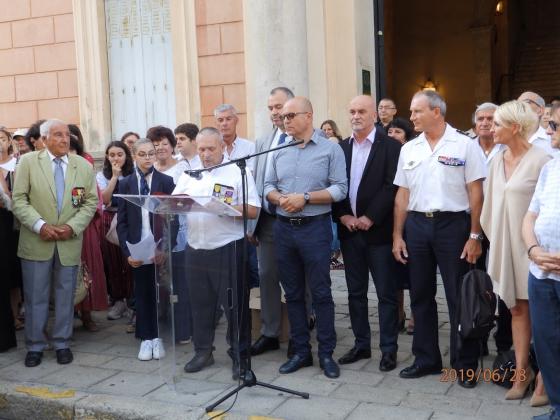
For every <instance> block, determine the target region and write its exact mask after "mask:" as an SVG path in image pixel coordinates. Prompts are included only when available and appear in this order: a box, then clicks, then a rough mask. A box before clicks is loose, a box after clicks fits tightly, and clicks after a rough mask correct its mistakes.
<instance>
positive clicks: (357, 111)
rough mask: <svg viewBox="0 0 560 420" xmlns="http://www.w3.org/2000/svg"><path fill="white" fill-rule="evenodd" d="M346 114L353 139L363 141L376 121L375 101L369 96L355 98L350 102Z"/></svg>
mask: <svg viewBox="0 0 560 420" xmlns="http://www.w3.org/2000/svg"><path fill="white" fill-rule="evenodd" d="M348 113H349V116H350V124H351V125H352V132H353V133H354V138H356V139H357V140H358V141H361V140H363V139H365V138H366V137H367V135H368V134H369V133H371V131H372V130H373V127H374V126H375V121H377V112H375V100H374V99H373V98H372V97H371V96H369V95H359V96H356V97H355V98H354V99H352V100H351V101H350V105H349V107H348Z"/></svg>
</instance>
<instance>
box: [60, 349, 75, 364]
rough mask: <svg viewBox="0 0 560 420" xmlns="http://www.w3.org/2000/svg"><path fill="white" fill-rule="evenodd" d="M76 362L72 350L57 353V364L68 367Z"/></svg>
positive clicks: (62, 350)
mask: <svg viewBox="0 0 560 420" xmlns="http://www.w3.org/2000/svg"><path fill="white" fill-rule="evenodd" d="M72 360H74V355H73V354H72V350H70V349H59V350H57V351H56V362H57V363H58V364H59V365H67V364H69V363H72Z"/></svg>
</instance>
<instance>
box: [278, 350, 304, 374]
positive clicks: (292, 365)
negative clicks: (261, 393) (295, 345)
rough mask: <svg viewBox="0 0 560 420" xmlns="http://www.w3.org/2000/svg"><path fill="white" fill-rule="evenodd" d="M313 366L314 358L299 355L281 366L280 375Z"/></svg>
mask: <svg viewBox="0 0 560 420" xmlns="http://www.w3.org/2000/svg"><path fill="white" fill-rule="evenodd" d="M308 366H313V356H311V354H308V355H307V356H300V355H299V354H295V355H294V356H293V357H292V358H291V359H290V360H288V361H287V362H286V363H284V364H283V365H282V366H280V369H278V372H280V373H292V372H295V371H296V370H299V369H301V368H302V367H308Z"/></svg>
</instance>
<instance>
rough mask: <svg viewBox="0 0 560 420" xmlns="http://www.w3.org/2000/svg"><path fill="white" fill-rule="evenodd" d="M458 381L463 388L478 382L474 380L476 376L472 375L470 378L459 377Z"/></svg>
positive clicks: (473, 385) (470, 386)
mask: <svg viewBox="0 0 560 420" xmlns="http://www.w3.org/2000/svg"><path fill="white" fill-rule="evenodd" d="M458 382H459V385H460V386H462V387H463V388H474V387H475V386H476V385H477V384H478V382H477V381H476V377H473V378H471V379H468V378H463V379H461V378H459V380H458Z"/></svg>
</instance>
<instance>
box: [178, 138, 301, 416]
mask: <svg viewBox="0 0 560 420" xmlns="http://www.w3.org/2000/svg"><path fill="white" fill-rule="evenodd" d="M302 143H303V140H298V141H292V142H290V143H287V144H284V145H282V146H278V147H275V148H272V149H268V150H264V151H262V152H258V153H254V154H252V155H247V156H244V157H241V158H237V159H231V160H229V161H228V162H224V163H220V164H219V165H214V166H210V167H208V168H201V169H194V170H187V171H185V173H186V174H188V175H189V176H191V177H193V178H195V179H201V178H202V172H209V171H211V170H213V169H216V168H220V167H222V166H227V165H233V164H236V165H237V166H238V167H239V169H240V170H241V189H242V204H243V206H242V207H243V212H242V214H243V258H242V264H243V270H242V273H243V274H242V277H243V278H242V282H241V287H242V295H241V296H242V301H241V302H237V303H238V305H239V304H241V305H244V302H245V297H246V296H248V294H249V288H248V284H249V282H248V279H247V265H248V260H247V258H248V257H247V245H248V241H247V225H248V217H247V209H248V204H247V191H246V190H247V160H248V159H251V158H252V157H255V156H259V155H264V154H267V153H271V152H274V151H276V150H281V149H285V148H287V147H293V146H297V145H299V144H302ZM236 295H237V297H238V296H239V294H238V293H236ZM247 300H248V299H247ZM248 306H249V305H247V308H243V307H242V308H241V321H242V320H243V310H245V309H247V311H248V310H249V308H248ZM230 314H231V316H230V320H233V319H234V318H233V308H230ZM247 319H248V322H245V325H242V326H241V328H246V329H247V331H246V337H250V336H251V330H250V325H251V322H250V321H249V320H250V318H249V315H247ZM238 334H239V331H238ZM246 351H247V358H246V369H245V372H242V369H241V366H242V363H241V355H240V350H239V336H238V339H237V354H236V355H235V356H236V357H237V362H238V366H239V369H240V371H239V372H238V374H239V381H238V386H237V387H236V388H235V389H233V390H232V391H230V392H228V393H227V394H226V395H224V396H223V397H222V398H220V399H219V400H218V401H216V402H214V403H212V404H210V405H209V406H208V407H206V412H207V413H209V412H211V411H214V408H216V407H217V406H218V405H220V404H221V403H222V402H224V401H225V400H227V399H228V398H230V397H231V396H232V395H235V394H237V393H238V392H239V391H241V390H242V389H243V388H250V387H253V386H255V385H259V386H262V387H265V388H269V389H273V390H275V391H280V392H285V393H288V394H293V395H297V396H300V397H302V398H304V399H306V400H308V399H309V393H307V392H299V391H294V390H291V389H288V388H283V387H280V386H276V385H272V384H268V383H266V382H260V381H258V380H257V377H256V375H255V373H254V372H253V370H252V369H251V349H250V346H249V348H247V350H246Z"/></svg>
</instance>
